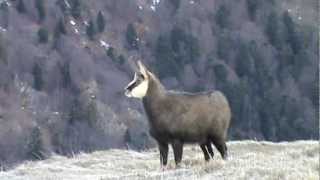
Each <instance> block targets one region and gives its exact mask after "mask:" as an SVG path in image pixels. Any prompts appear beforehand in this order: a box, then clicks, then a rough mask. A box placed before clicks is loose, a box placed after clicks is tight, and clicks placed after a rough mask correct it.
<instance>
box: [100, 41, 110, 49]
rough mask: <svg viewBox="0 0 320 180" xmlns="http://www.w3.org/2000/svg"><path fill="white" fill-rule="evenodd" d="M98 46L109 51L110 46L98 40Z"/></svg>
mask: <svg viewBox="0 0 320 180" xmlns="http://www.w3.org/2000/svg"><path fill="white" fill-rule="evenodd" d="M100 46H101V47H104V48H106V49H109V47H110V44H108V43H106V42H105V41H103V40H100Z"/></svg>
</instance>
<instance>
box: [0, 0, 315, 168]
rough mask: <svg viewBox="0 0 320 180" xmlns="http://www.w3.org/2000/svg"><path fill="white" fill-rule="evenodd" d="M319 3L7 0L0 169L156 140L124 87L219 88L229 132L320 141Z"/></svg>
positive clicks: (2, 0) (1, 47)
mask: <svg viewBox="0 0 320 180" xmlns="http://www.w3.org/2000/svg"><path fill="white" fill-rule="evenodd" d="M318 11H319V1H318V0H309V1H303V0H294V1H293V0H286V1H277V0H237V1H236V2H235V1H234V0H190V1H182V0H171V1H168V0H152V1H151V0H130V1H127V0H92V1H87V0H0V167H3V168H8V167H10V166H12V165H14V164H15V163H19V162H21V161H22V160H36V159H46V158H48V157H50V154H52V153H56V154H59V155H66V156H68V155H71V154H74V153H79V152H92V151H96V150H106V149H109V148H126V147H128V146H129V147H130V148H132V149H135V150H139V149H145V148H151V147H154V146H155V143H154V141H153V140H152V138H151V137H150V136H149V134H148V121H147V119H146V117H145V114H144V110H143V108H142V106H141V102H140V101H138V100H133V99H128V98H126V97H125V96H124V94H123V88H124V87H125V86H126V85H127V83H128V82H129V81H130V80H131V79H132V76H133V69H132V68H131V66H130V62H132V61H136V60H137V59H141V60H142V61H143V62H144V63H145V64H146V65H147V66H148V67H149V68H150V69H152V71H153V72H154V73H155V74H156V75H157V76H159V78H160V80H161V82H163V84H164V86H165V87H166V88H168V89H175V90H183V91H190V92H198V91H207V90H212V89H214V90H220V91H222V92H223V93H224V94H225V95H226V97H227V99H228V101H229V102H230V105H231V110H232V117H233V119H232V123H231V128H230V131H229V139H230V140H241V139H257V140H267V141H274V142H277V141H293V140H299V139H319V129H318V128H319V81H318V79H319V66H318V64H319V61H318V59H319V56H318V54H319V49H318V47H319V41H318V40H319V33H318V32H319V26H318V25H319V17H318V14H319V12H318Z"/></svg>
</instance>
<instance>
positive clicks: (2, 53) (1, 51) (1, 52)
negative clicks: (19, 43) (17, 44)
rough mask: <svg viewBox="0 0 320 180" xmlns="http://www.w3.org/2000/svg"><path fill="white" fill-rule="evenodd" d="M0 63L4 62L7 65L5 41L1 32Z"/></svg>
mask: <svg viewBox="0 0 320 180" xmlns="http://www.w3.org/2000/svg"><path fill="white" fill-rule="evenodd" d="M0 63H4V64H6V65H8V52H7V46H6V41H5V39H4V38H3V36H2V34H1V33H0Z"/></svg>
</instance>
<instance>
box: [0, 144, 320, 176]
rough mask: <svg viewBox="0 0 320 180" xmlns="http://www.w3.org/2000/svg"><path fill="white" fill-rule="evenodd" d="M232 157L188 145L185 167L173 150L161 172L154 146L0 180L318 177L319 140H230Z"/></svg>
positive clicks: (21, 171)
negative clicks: (207, 156)
mask: <svg viewBox="0 0 320 180" xmlns="http://www.w3.org/2000/svg"><path fill="white" fill-rule="evenodd" d="M228 146H229V160H227V161H224V160H222V159H221V157H220V155H219V154H218V152H217V151H216V150H215V157H214V160H211V161H210V162H209V163H205V162H204V160H203V155H202V152H201V150H200V148H199V147H198V146H186V147H185V149H184V150H185V151H184V156H183V162H182V167H181V168H178V169H175V168H174V161H173V155H172V150H171V149H170V152H169V154H170V156H169V170H166V171H161V170H160V168H159V156H158V151H157V150H156V149H152V150H148V151H144V152H135V151H130V150H118V149H113V150H106V151H96V152H93V153H90V154H79V155H76V156H74V157H73V158H66V157H62V156H57V155H55V156H52V157H51V158H50V159H47V160H43V161H37V162H25V163H23V164H21V165H19V166H17V167H16V168H14V169H12V170H10V171H6V172H0V179H1V180H6V179H10V180H20V179H21V180H22V179H23V180H40V179H41V180H43V179H48V180H56V179H57V180H60V179H68V180H69V179H77V180H78V179H79V180H87V179H88V180H89V179H90V180H95V179H97V180H105V179H130V180H131V179H208V180H209V179H228V180H229V179H246V180H247V179H307V180H313V179H314V180H317V179H319V174H318V173H319V142H317V141H296V142H282V143H271V142H256V141H234V142H229V143H228Z"/></svg>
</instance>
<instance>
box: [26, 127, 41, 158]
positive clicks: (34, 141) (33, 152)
mask: <svg viewBox="0 0 320 180" xmlns="http://www.w3.org/2000/svg"><path fill="white" fill-rule="evenodd" d="M27 157H28V158H30V159H37V160H41V159H43V158H44V157H45V156H44V153H43V144H42V141H41V131H40V128H39V127H35V128H33V130H32V132H31V135H30V137H29V139H28V141H27Z"/></svg>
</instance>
